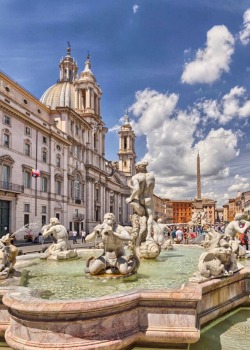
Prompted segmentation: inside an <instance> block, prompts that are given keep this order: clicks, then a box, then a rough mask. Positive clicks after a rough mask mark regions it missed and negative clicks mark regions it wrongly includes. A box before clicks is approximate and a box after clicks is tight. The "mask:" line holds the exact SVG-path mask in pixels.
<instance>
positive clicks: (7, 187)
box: [0, 181, 24, 193]
mask: <svg viewBox="0 0 250 350" xmlns="http://www.w3.org/2000/svg"><path fill="white" fill-rule="evenodd" d="M0 190H2V191H5V192H13V193H23V192H24V186H20V185H16V184H13V183H11V182H6V181H0Z"/></svg>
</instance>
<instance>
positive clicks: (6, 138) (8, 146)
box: [3, 133, 10, 148]
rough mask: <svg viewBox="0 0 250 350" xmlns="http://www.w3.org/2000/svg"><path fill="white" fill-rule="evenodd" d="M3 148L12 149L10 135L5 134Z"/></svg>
mask: <svg viewBox="0 0 250 350" xmlns="http://www.w3.org/2000/svg"><path fill="white" fill-rule="evenodd" d="M3 146H4V147H7V148H10V135H8V134H5V133H4V134H3Z"/></svg>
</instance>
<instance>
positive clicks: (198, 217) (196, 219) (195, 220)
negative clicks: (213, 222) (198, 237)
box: [190, 210, 210, 227]
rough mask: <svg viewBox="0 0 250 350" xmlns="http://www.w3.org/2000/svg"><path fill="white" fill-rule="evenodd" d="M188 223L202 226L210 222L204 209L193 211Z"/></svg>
mask: <svg viewBox="0 0 250 350" xmlns="http://www.w3.org/2000/svg"><path fill="white" fill-rule="evenodd" d="M190 224H191V225H195V226H201V227H204V226H206V225H209V224H210V222H209V220H208V218H207V215H206V212H205V211H204V210H198V211H196V212H194V214H193V216H192V221H191V223H190Z"/></svg>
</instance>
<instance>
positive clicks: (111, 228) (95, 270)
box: [85, 213, 140, 276]
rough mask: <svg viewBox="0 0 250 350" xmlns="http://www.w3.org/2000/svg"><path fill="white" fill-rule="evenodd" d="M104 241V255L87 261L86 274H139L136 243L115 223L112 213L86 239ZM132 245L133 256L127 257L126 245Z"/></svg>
mask: <svg viewBox="0 0 250 350" xmlns="http://www.w3.org/2000/svg"><path fill="white" fill-rule="evenodd" d="M97 236H100V237H101V239H102V247H103V253H102V254H101V255H100V256H99V257H98V258H95V257H90V258H89V259H88V260H87V264H86V269H85V272H86V273H87V274H90V275H100V274H101V275H103V274H110V275H123V276H125V275H130V274H132V273H135V272H137V270H138V267H139V265H140V260H139V258H138V257H137V256H136V252H135V246H134V244H135V242H133V238H132V237H131V236H130V234H129V233H128V232H127V231H126V229H125V228H124V227H123V226H120V225H118V224H117V223H116V222H115V216H114V214H112V213H106V214H105V215H104V220H103V223H102V224H100V225H97V226H96V227H95V228H94V231H93V232H92V233H90V234H89V235H88V236H87V237H86V241H91V240H94V239H95V238H96V237H97ZM125 242H126V243H130V248H131V249H132V255H130V256H126V253H125V249H124V243H125Z"/></svg>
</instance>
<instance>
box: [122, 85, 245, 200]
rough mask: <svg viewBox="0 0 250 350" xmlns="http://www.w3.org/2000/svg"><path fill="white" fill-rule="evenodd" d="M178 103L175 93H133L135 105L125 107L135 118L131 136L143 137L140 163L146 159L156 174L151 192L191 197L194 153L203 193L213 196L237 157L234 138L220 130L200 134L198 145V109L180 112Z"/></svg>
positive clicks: (193, 191)
mask: <svg viewBox="0 0 250 350" xmlns="http://www.w3.org/2000/svg"><path fill="white" fill-rule="evenodd" d="M177 103H178V96H177V95H176V94H162V93H159V92H157V91H155V90H150V89H145V90H144V91H140V92H137V93H136V101H135V103H134V104H133V105H132V106H131V107H130V109H129V110H130V112H131V113H133V114H134V116H135V119H134V124H133V127H134V130H135V132H136V134H137V135H144V137H145V138H146V144H147V150H146V153H145V157H144V159H146V160H148V161H149V170H151V171H153V172H155V174H157V179H156V189H155V193H156V194H159V195H161V196H163V197H169V198H182V199H184V198H188V199H191V198H194V197H195V196H196V157H197V151H199V153H200V156H201V169H202V179H203V180H202V181H203V185H204V186H205V187H206V191H205V193H212V192H213V193H216V190H217V188H218V186H221V185H222V184H223V185H224V182H225V180H226V179H228V177H229V176H230V171H229V166H228V164H229V163H230V162H231V161H233V160H234V159H235V158H236V157H237V156H238V155H239V150H238V148H237V142H238V137H239V135H238V134H237V133H234V132H233V131H232V130H226V129H224V128H223V127H220V128H218V129H215V128H214V129H212V130H210V131H209V132H205V131H204V136H203V139H202V140H198V141H197V140H196V135H197V134H199V133H200V123H201V115H200V113H199V111H198V109H197V108H193V109H192V108H190V109H189V110H180V109H178V107H177ZM210 187H211V188H210ZM220 193H221V188H220Z"/></svg>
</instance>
